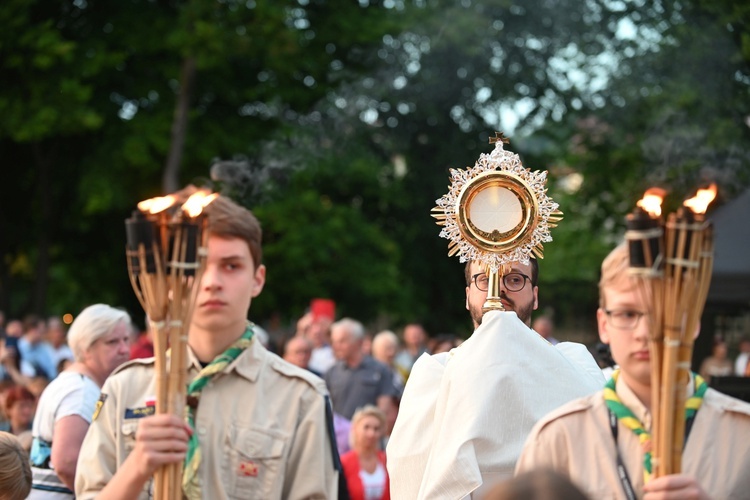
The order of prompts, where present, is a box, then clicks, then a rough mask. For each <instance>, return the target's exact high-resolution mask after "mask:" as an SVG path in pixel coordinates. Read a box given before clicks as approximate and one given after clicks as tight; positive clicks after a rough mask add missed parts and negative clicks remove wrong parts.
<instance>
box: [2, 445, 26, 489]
mask: <svg viewBox="0 0 750 500" xmlns="http://www.w3.org/2000/svg"><path fill="white" fill-rule="evenodd" d="M0 491H1V492H2V493H0V498H3V499H7V500H23V499H24V498H26V497H27V496H28V494H29V492H30V491H31V466H30V465H29V456H28V455H27V453H26V450H24V448H23V445H22V444H21V442H20V441H19V440H18V438H17V437H16V436H14V435H13V434H10V433H8V432H0Z"/></svg>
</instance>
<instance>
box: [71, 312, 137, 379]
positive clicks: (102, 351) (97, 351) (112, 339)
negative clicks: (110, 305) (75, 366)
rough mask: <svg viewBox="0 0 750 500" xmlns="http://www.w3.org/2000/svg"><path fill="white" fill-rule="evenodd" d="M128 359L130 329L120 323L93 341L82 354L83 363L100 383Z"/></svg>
mask: <svg viewBox="0 0 750 500" xmlns="http://www.w3.org/2000/svg"><path fill="white" fill-rule="evenodd" d="M129 357H130V328H129V327H128V325H126V324H125V323H124V322H122V321H120V322H119V323H117V325H116V326H115V327H114V328H113V329H112V331H111V332H109V333H108V334H106V335H104V336H102V337H99V338H98V339H96V340H95V341H94V343H93V344H91V346H89V348H88V349H86V352H85V354H84V361H83V363H84V364H85V365H86V366H87V367H89V369H90V370H91V371H92V372H93V373H94V375H95V376H96V377H97V378H99V379H100V380H101V381H102V382H103V380H104V379H106V378H107V377H108V376H109V374H110V373H112V372H113V371H114V369H115V368H117V367H118V366H120V365H121V364H123V363H124V362H126V361H127V360H128V359H129Z"/></svg>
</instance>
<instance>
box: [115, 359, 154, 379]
mask: <svg viewBox="0 0 750 500" xmlns="http://www.w3.org/2000/svg"><path fill="white" fill-rule="evenodd" d="M153 364H154V358H153V357H151V358H136V359H131V360H130V361H126V362H124V363H123V364H121V365H120V366H118V367H117V368H115V369H114V371H113V372H112V375H114V374H115V373H120V372H121V371H123V370H127V369H128V368H130V367H132V366H151V365H153Z"/></svg>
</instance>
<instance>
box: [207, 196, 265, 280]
mask: <svg viewBox="0 0 750 500" xmlns="http://www.w3.org/2000/svg"><path fill="white" fill-rule="evenodd" d="M205 210H206V214H207V215H208V231H209V234H211V235H213V236H218V237H219V238H240V239H242V240H244V241H245V242H246V243H247V246H248V247H250V255H251V256H252V257H253V264H255V267H256V268H257V267H258V266H260V265H261V264H262V262H263V250H262V248H261V242H262V239H263V230H262V229H261V227H260V223H259V222H258V219H256V218H255V216H254V215H253V213H252V212H251V211H250V210H248V209H246V208H245V207H241V206H240V205H238V204H236V203H235V202H233V201H232V200H230V199H229V198H227V197H226V196H223V195H222V196H219V197H218V198H216V199H215V200H214V201H213V202H211V203H210V204H209V205H208V206H207V207H206V209H205Z"/></svg>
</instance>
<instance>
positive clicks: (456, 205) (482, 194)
mask: <svg viewBox="0 0 750 500" xmlns="http://www.w3.org/2000/svg"><path fill="white" fill-rule="evenodd" d="M507 142H508V140H507V139H506V138H505V137H503V135H502V134H501V133H496V134H495V137H492V138H490V144H492V143H494V144H495V149H494V150H493V151H492V152H491V153H490V154H485V153H482V154H481V155H480V156H479V160H477V162H476V163H475V164H474V167H472V168H467V169H466V170H460V169H450V174H451V184H450V186H449V190H448V193H447V194H445V195H443V197H442V198H440V199H439V200H437V201H436V203H437V206H436V207H435V208H433V209H432V216H433V217H434V218H436V219H437V224H438V225H440V226H443V229H442V230H441V231H440V236H441V237H442V238H446V239H448V240H449V243H448V256H449V257H452V256H453V255H456V254H458V256H459V259H460V261H461V262H467V261H470V260H471V261H476V262H479V263H481V264H482V265H483V266H484V267H485V269H486V270H487V272H488V274H489V287H488V291H487V301H486V302H485V303H484V306H483V307H482V311H483V312H485V313H486V312H487V311H490V310H500V311H503V310H504V308H503V305H502V302H501V301H500V282H501V279H502V277H503V275H504V274H505V273H506V272H507V271H508V269H509V265H510V263H512V262H521V263H523V264H528V263H529V258H530V257H531V255H532V254H533V255H534V256H535V257H537V258H539V259H542V258H544V255H543V250H544V246H543V243H548V242H550V241H552V236H551V235H550V229H551V228H553V227H556V226H557V224H558V222H560V221H561V220H562V215H563V214H562V212H561V211H560V210H558V204H557V203H555V202H554V201H553V200H552V199H551V198H550V197H548V196H547V193H546V191H547V190H546V187H545V186H546V183H547V172H546V171H535V172H532V171H531V170H529V169H527V168H524V166H523V165H522V164H521V160H520V158H519V157H518V155H517V154H515V153H512V152H510V151H506V150H505V149H504V148H503V144H504V143H507Z"/></svg>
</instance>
